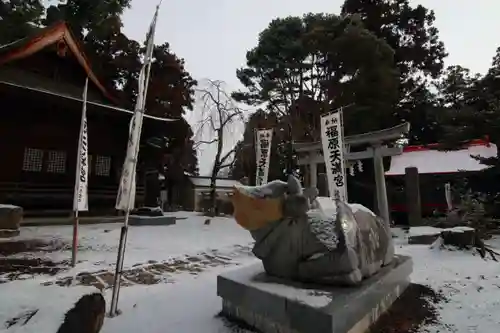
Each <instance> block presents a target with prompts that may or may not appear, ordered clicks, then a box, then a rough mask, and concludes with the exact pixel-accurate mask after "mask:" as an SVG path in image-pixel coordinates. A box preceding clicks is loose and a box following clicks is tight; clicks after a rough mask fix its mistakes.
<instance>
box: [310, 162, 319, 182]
mask: <svg viewBox="0 0 500 333" xmlns="http://www.w3.org/2000/svg"><path fill="white" fill-rule="evenodd" d="M309 187H314V188H317V187H318V165H317V164H316V163H315V162H311V163H310V164H309Z"/></svg>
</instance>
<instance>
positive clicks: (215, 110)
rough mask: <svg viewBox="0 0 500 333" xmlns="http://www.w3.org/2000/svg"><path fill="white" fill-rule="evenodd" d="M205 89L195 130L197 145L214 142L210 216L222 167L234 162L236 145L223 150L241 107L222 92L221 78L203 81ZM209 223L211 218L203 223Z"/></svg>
mask: <svg viewBox="0 0 500 333" xmlns="http://www.w3.org/2000/svg"><path fill="white" fill-rule="evenodd" d="M204 86H205V87H204V88H201V89H198V94H199V98H200V103H201V115H200V120H199V121H198V129H197V132H196V135H195V136H196V137H197V139H198V140H197V143H196V148H199V146H201V145H204V144H206V145H212V144H215V145H216V153H215V158H214V164H213V167H212V172H211V177H210V203H211V207H210V212H209V216H210V217H214V216H215V215H216V214H217V195H216V193H217V192H216V180H217V175H218V174H219V173H220V172H221V170H223V169H225V168H229V167H231V165H232V164H233V163H234V158H233V157H234V152H235V149H236V146H233V147H232V148H231V149H225V148H226V147H225V143H226V145H227V142H228V140H227V139H228V138H229V137H230V136H231V135H234V130H235V125H237V124H239V123H243V121H244V110H243V109H241V108H239V107H238V106H237V102H236V101H235V100H233V98H232V97H231V96H230V95H229V94H228V93H227V92H226V91H225V89H224V86H225V84H224V82H223V81H214V80H206V85H204ZM209 223H210V218H209V219H207V220H206V221H205V224H209Z"/></svg>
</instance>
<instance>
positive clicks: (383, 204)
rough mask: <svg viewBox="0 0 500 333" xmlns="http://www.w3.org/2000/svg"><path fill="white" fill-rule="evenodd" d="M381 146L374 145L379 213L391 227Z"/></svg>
mask: <svg viewBox="0 0 500 333" xmlns="http://www.w3.org/2000/svg"><path fill="white" fill-rule="evenodd" d="M381 148H382V147H381V146H380V145H377V146H374V147H372V149H373V167H374V170H375V185H376V188H377V207H378V215H379V216H380V217H381V218H382V219H383V220H384V222H385V223H386V226H387V227H390V215H389V204H388V202H387V189H386V187H385V172H384V160H383V158H382V152H381Z"/></svg>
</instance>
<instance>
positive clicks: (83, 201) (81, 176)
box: [71, 77, 89, 267]
mask: <svg viewBox="0 0 500 333" xmlns="http://www.w3.org/2000/svg"><path fill="white" fill-rule="evenodd" d="M88 86H89V78H88V77H87V79H86V80H85V87H84V88H83V105H82V119H81V122H80V134H79V137H78V150H77V152H78V155H77V157H76V170H75V190H74V194H73V245H72V251H71V265H72V266H73V267H75V266H76V254H77V250H78V224H79V217H78V212H79V211H86V210H88V160H89V157H88V130H87V90H88Z"/></svg>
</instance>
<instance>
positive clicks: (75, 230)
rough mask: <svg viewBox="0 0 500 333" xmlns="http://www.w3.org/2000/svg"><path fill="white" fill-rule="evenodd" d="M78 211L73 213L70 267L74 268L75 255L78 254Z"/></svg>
mask: <svg viewBox="0 0 500 333" xmlns="http://www.w3.org/2000/svg"><path fill="white" fill-rule="evenodd" d="M78 223H79V217H78V210H75V211H74V212H73V244H72V247H71V266H72V267H75V266H76V253H77V252H78Z"/></svg>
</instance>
